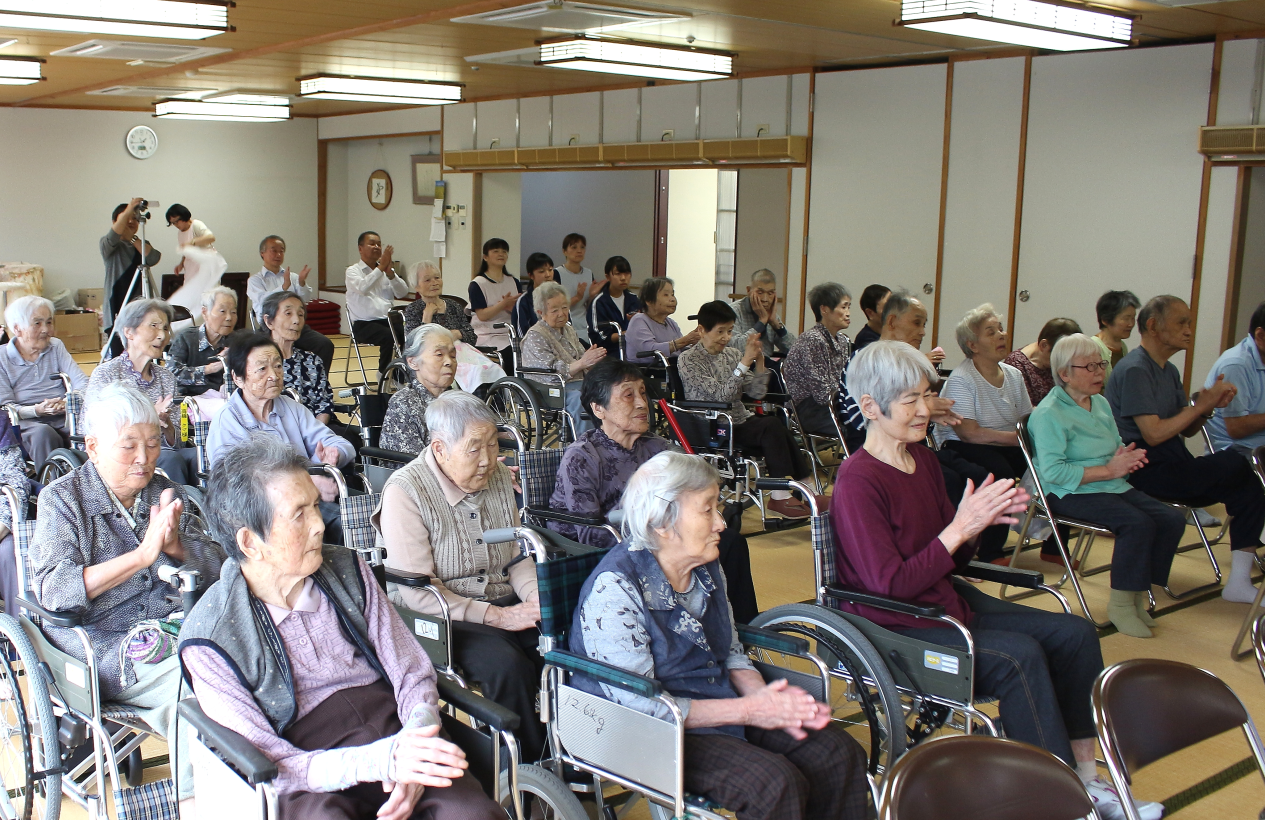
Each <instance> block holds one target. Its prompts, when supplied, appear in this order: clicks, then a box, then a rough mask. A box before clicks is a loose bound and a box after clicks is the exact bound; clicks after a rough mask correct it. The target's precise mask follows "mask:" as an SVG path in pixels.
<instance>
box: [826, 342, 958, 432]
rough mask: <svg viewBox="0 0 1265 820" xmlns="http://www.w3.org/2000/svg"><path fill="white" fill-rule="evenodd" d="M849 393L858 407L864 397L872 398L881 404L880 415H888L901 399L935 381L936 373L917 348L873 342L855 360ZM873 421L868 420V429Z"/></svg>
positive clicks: (849, 369)
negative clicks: (921, 383) (919, 384)
mask: <svg viewBox="0 0 1265 820" xmlns="http://www.w3.org/2000/svg"><path fill="white" fill-rule="evenodd" d="M847 374H848V375H847V377H846V378H847V386H848V392H849V393H850V394H852V398H853V400H855V401H856V403H857V404H858V405H859V404H860V403H861V397H862V396H869V397H870V398H872V399H874V402H875V403H876V404H878V409H879V412H881V413H882V414H883V415H884V416H886V415H887V414H888V411H889V409H890V408H891V406H892V402H894V401H896V400H897V399H899V398H900V397H901V396H903V395H904V394H906V393H908V392H909V391H910V390H913V389H914V388H916V387H917V386H918V383H919V382H921V381H922V380H924V379H926V381H927V383H928V384H932V383H934V382H935V381H936V379H937V378H939V377H938V376H936V369H935V368H934V367H932V366H931V361H930V360H929V359H928V358H927V357H926V356H924V355H923V354H922V353H919V352H918V350H917V349H916V348H914V347H913V346H912V345H909V344H907V343H905V342H896V341H890V340H889V341H880V342H871V343H870V344H868V345H866V346H865V347H863V348H861V352H860V353H858V354H856V356H855V357H853V359H852V362H851V363H850V364H849V365H848V370H847ZM871 421H873V419H869V418H867V419H866V421H865V426H866V427H869V426H870V422H871Z"/></svg>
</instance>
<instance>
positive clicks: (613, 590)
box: [571, 451, 868, 820]
mask: <svg viewBox="0 0 1265 820" xmlns="http://www.w3.org/2000/svg"><path fill="white" fill-rule="evenodd" d="M719 504H720V476H719V474H718V473H717V472H716V469H715V468H714V467H712V466H711V465H710V464H709V463H708V462H706V461H704V460H703V459H702V458H699V457H698V456H688V455H684V454H681V453H674V452H671V451H668V452H663V453H660V454H658V455H657V456H655V457H654V458H652V459H650V460H649V461H647V462H646V463H645V464H643V465H641V467H639V468H638V469H637V472H636V473H634V474H633V477H632V479H631V480H630V481H629V482H628V488H627V490H625V492H624V501H623V509H624V525H623V529H624V540H623V541H622V542H621V543H619V544H618V545H616V546H615V547H613V548H612V549H611V551H610V552H609V553H607V555H606V557H605V558H603V559H602V562H601V563H600V564H598V565H597V567H596V568H595V569H594V570H593V573H592V575H590V576H589V578H588V580H587V581H585V582H584V586H583V588H582V589H581V590H580V602H579V606H578V607H577V608H576V611H575V617H574V624H573V626H572V628H571V651H572V652H574V653H576V654H578V655H582V656H587V657H590V658H594V659H596V660H599V661H602V662H604V663H608V664H611V665H613V666H617V667H620V668H621V669H627V670H628V671H630V672H634V673H636V674H638V675H645V676H646V677H651V678H655V679H656V680H658V681H659V682H660V683H661V684H663V688H664V689H665V690H666V692H667V693H668V694H670V695H671V696H672V697H674V698H675V699H676V701H677V705H678V706H679V707H680V708H681V712H682V713H683V714H684V718H685V731H686V735H685V749H684V752H685V755H684V758H685V786H686V788H687V789H689V790H690V791H691V792H693V793H695V794H701V795H703V796H704V797H707V798H709V799H711V800H714V801H716V802H718V803H720V804H721V805H723V806H724V807H725V808H726V809H729V810H730V811H733V812H735V813H736V814H737V815H738V817H740V818H742V819H743V820H764V819H765V818H788V820H799V818H814V820H843V818H847V819H848V820H853V819H854V818H855V820H860V818H863V817H866V816H867V813H866V812H867V809H866V792H867V788H868V787H867V783H866V777H865V763H866V761H865V753H864V751H862V749H861V747H860V745H859V744H858V743H857V742H856V741H855V740H853V739H852V737H851V736H850V735H848V733H847V732H846V731H845V730H844V729H843V727H842V726H841V725H839V724H836V723H832V722H831V720H830V707H829V706H828V705H826V704H824V703H818V702H817V701H816V700H814V699H813V697H812V695H810V694H808V693H807V692H805V691H803V690H802V689H800V688H799V687H796V686H791V685H789V684H788V683H787V682H786V681H785V680H778V681H774V682H772V683H767V684H766V683H765V682H764V679H763V678H762V677H761V676H760V673H759V672H758V671H756V669H755V667H754V666H753V665H752V663H751V661H750V660H749V659H748V658H747V655H746V652H745V651H744V650H743V647H742V643H741V642H740V641H739V640H738V634H737V630H736V629H735V627H734V620H733V614H732V612H731V610H730V607H729V601H728V599H727V598H726V595H725V591H726V581H725V576H724V574H723V573H722V572H721V570H720V565H719V563H718V557H719V554H720V553H719V550H718V548H717V547H718V544H719V543H720V535H721V533H722V532H723V531H724V529H725V520H724V518H723V517H722V516H721V514H720V511H719ZM572 684H573V685H574V686H576V687H577V688H580V689H583V690H585V691H588V692H591V693H593V694H595V695H599V696H601V697H605V698H607V699H609V700H613V701H615V702H616V703H620V704H622V705H624V706H627V707H629V708H632V709H636V710H637V711H639V712H645V713H647V714H650V715H654V716H656V717H659V718H661V719H664V720H667V719H669V712H668V708H667V707H666V706H665V705H664V704H662V703H660V702H658V701H655V700H652V699H649V698H644V697H641V696H639V695H634V694H631V693H629V692H626V691H625V690H622V689H616V688H613V687H610V686H607V685H605V684H599V683H597V682H596V681H593V680H592V679H590V678H587V677H586V676H583V675H575V676H574V677H573V678H572Z"/></svg>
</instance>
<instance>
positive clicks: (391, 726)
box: [277, 681, 505, 820]
mask: <svg viewBox="0 0 1265 820" xmlns="http://www.w3.org/2000/svg"><path fill="white" fill-rule="evenodd" d="M397 708H398V707H397V705H396V702H395V693H394V692H392V691H391V687H390V686H389V685H388V684H387V683H385V682H383V681H378V682H377V683H371V684H369V685H368V686H358V687H355V688H353V689H343V690H342V691H339V692H335V693H334V694H332V695H330V696H329V697H327V698H326V699H325V700H323V701H321V703H320V705H318V706H317V707H316V708H315V709H313V710H312V711H311V712H309V713H308V714H306V715H304V716H303V717H302V718H301V719H299V720H297V721H295V723H294V725H293V726H291V727H290V728H289V729H287V730H286V731H285V732H284V733H283V734H282V737H284V738H285V739H286V740H288V741H289V742H290V743H292V744H294V745H295V746H297V747H298V748H300V749H302V750H304V751H305V752H312V751H317V750H324V749H344V748H349V747H352V746H366V745H368V744H370V743H373V742H374V741H377V740H381V739H382V738H385V737H390V736H391V735H393V734H395V733H396V732H398V731H400V729H401V728H402V727H401V725H400V718H399V716H398V715H397V714H396V709H397ZM387 797H389V794H388V793H387V792H385V791H383V789H382V784H381V783H359V784H357V785H355V786H352V787H351V788H349V789H344V790H342V791H340V792H291V793H290V794H283V795H281V796H280V797H278V799H277V802H278V808H279V814H280V817H281V820H375V818H376V817H377V815H378V809H379V808H381V807H382V804H383V803H385V802H386V801H387ZM409 817H410V818H411V820H423V819H424V820H505V812H504V810H502V809H501V807H500V806H498V805H496V803H493V802H492V799H491V798H489V797H488V796H487V795H485V794H484V793H483V789H482V788H481V787H480V786H479V782H478V781H477V780H475V779H474V776H473V775H471V774H466V775H465V776H464V777H460V778H458V779H457V780H454V781H453V783H452V785H451V786H449V787H448V788H445V789H437V788H433V787H430V786H427V787H426V788H425V789H424V790H423V791H422V797H421V799H420V800H418V801H417V805H416V806H414V808H413V812H412V814H410V815H409Z"/></svg>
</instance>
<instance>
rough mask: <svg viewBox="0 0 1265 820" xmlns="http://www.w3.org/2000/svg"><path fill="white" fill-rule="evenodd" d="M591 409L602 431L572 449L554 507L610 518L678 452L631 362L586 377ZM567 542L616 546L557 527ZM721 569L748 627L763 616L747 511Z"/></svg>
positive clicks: (595, 532) (604, 366)
mask: <svg viewBox="0 0 1265 820" xmlns="http://www.w3.org/2000/svg"><path fill="white" fill-rule="evenodd" d="M581 398H583V400H584V406H585V407H587V408H588V409H589V412H590V413H592V415H593V418H595V419H597V420H598V422H599V423H600V424H601V426H600V427H599V428H597V429H596V430H590V431H589V432H587V433H584V434H583V435H581V436H580V438H579V440H578V441H576V442H575V443H574V444H571V445H570V446H568V447H567V450H566V452H565V453H564V454H563V456H562V463H561V464H560V465H559V467H558V477H557V482H556V485H555V487H554V491H553V496H552V497H551V498H550V499H549V506H550V507H551V508H552V509H555V510H565V511H566V512H569V513H572V514H574V515H582V516H586V517H588V518H601V519H605V518H606V515H607V514H608V513H609V512H610V511H611V510H615V509H618V508H619V506H620V499H621V498H622V497H623V494H624V488H625V487H627V486H628V479H630V478H632V475H633V473H635V472H636V471H637V468H638V467H640V466H641V465H642V464H645V463H646V462H647V461H649V460H650V459H651V458H653V457H654V456H656V455H658V454H659V453H662V452H663V451H664V450H669V449H676V447H675V445H674V444H672V442H670V441H668V440H667V439H666V438H663V437H662V436H656V435H652V434H651V433H650V432H649V430H650V400H649V398H648V397H647V395H646V381H645V376H644V375H643V374H642V372H641V369H640V368H638V367H637V366H636V365H634V364H632V363H631V362H624V361H620V360H618V359H607V360H606V361H602V362H599V363H598V364H597V366H595V367H594V368H593V369H592V370H590V371H589V372H588V373H587V374H586V375H585V376H584V387H583V389H582V390H581ZM549 526H550V528H551V529H554V530H557V531H558V532H560V533H562V534H563V535H565V536H566V537H568V538H570V539H572V540H574V541H579V542H581V543H583V544H589V545H591V546H594V547H613V546H614V545H615V540H616V539H615V538H614V537H612V536H611V534H610V532H609V531H608V530H606V529H605V528H603V527H576V526H572V525H571V524H562V523H555V522H551V523H550V525H549ZM719 549H720V566H721V568H722V569H723V570H724V571H725V579H726V581H727V582H728V584H727V585H728V588H729V602H730V604H731V605H732V606H733V610H734V617H735V618H737V619H738V621H739V622H740V623H744V624H745V623H748V622H749V621H750V620H751V619H752V618H754V617H755V616H756V615H758V614H759V612H760V609H759V607H757V606H756V599H755V586H754V585H753V584H752V581H751V553H750V551H749V550H748V548H747V539H746V538H744V537H743V535H742V510H741V509H734V510H732V511H731V513H729V514H727V515H726V518H725V531H724V532H723V533H722V534H721V536H720V547H719Z"/></svg>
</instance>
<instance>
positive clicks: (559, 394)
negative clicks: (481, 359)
mask: <svg viewBox="0 0 1265 820" xmlns="http://www.w3.org/2000/svg"><path fill="white" fill-rule="evenodd" d="M493 327H494V328H497V329H501V328H505V329H506V330H507V331H508V332H509V335H510V352H509V356H510V361H511V362H512V364H511V366H510V367H508V368H504V369H505V370H506V371H507V372H512V373H514V374H515V375H513V376H506V377H505V378H503V379H498V380H497V381H496V382H495V383H494V384H493V385H492V386H491V387H490V388H489V389H488V395H487V405H488V407H491V408H492V410H493V411H494V412H495V413H496V415H497V418H498V419H499V420H500V423H501V424H503V425H505V426H507V427H513V428H515V429H516V430H517V433H518V437H519V438H521V439H522V440H523V441H524V442H525V443H526V445H527V447H528V449H532V450H539V449H542V448H545V447H565V446H566V445H567V443H569V442H572V441H575V439H576V419H573V418H572V417H571V414H570V413H569V412H567V409H566V383H567V380H566V379H565V378H563V377H562V376H561V375H559V374H558V373H557V372H555V371H553V370H547V369H545V368H543V367H523V366H522V365H521V364H520V363H519V356H520V355H521V349H520V346H519V344H520V343H519V338H518V333H517V332H516V331H515V330H514V328H513V326H512V325H510V324H507V323H504V322H498V323H497V324H495V325H493ZM480 350H483V348H480ZM489 355H491V354H489ZM498 355H500V354H498ZM502 367H504V359H502ZM527 374H530V375H532V376H535V377H538V378H539V379H541V380H542V381H537V380H534V379H522V378H519V376H520V375H527Z"/></svg>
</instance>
